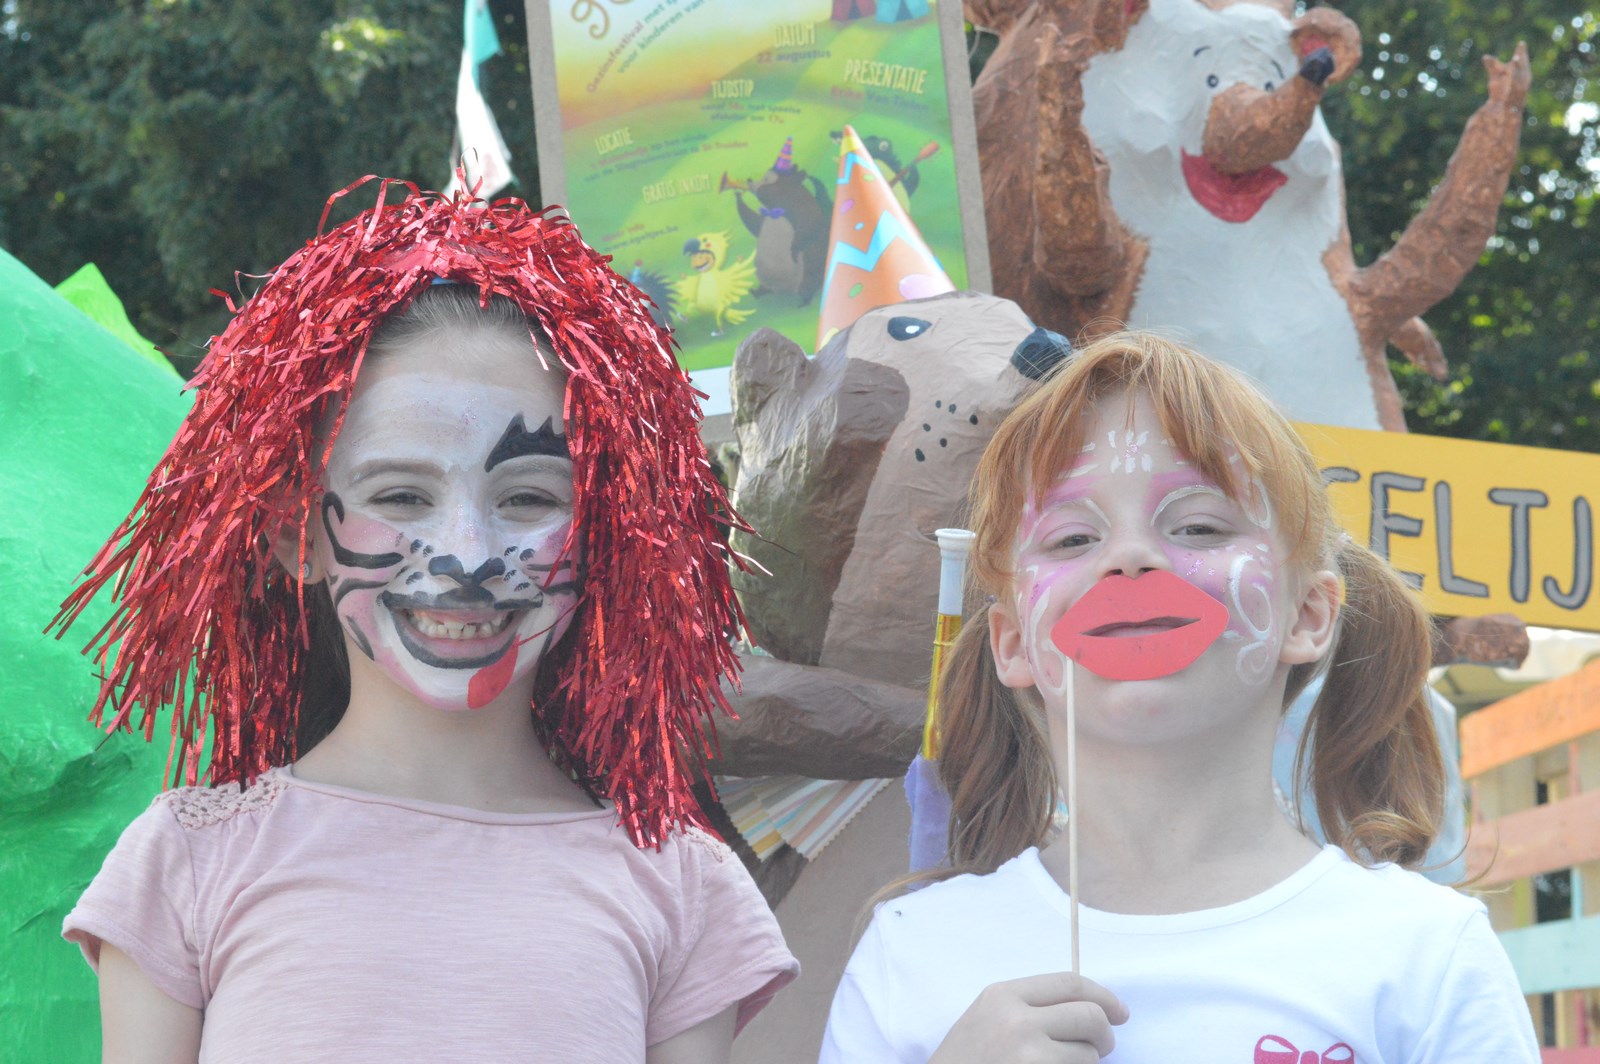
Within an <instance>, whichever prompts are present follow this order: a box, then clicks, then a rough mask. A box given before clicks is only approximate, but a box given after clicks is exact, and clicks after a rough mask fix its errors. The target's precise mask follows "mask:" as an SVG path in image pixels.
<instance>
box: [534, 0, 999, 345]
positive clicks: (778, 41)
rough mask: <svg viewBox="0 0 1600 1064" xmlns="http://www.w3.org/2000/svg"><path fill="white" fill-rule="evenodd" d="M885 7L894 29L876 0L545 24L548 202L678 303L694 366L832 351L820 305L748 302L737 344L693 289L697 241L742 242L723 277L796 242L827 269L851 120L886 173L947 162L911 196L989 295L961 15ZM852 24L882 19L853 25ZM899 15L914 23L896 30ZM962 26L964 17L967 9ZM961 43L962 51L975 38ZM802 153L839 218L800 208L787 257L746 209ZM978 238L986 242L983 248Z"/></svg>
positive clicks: (579, 14)
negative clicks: (744, 355) (952, 57)
mask: <svg viewBox="0 0 1600 1064" xmlns="http://www.w3.org/2000/svg"><path fill="white" fill-rule="evenodd" d="M882 6H883V7H884V9H885V10H884V11H883V12H882V13H881V18H882V19H883V20H880V14H879V13H877V12H876V11H875V9H874V5H873V4H871V3H865V4H863V3H862V0H838V2H834V0H805V2H803V3H786V4H773V5H766V4H760V5H758V4H753V3H750V2H749V0H632V2H626V3H624V2H621V0H592V2H583V3H578V4H570V3H566V2H564V0H556V2H552V3H551V4H549V5H548V7H547V8H544V9H543V10H542V11H540V12H539V13H540V14H542V15H543V16H544V19H543V20H541V19H539V18H535V17H533V16H534V14H535V12H534V10H533V9H531V8H530V20H529V26H530V30H529V32H530V37H531V38H532V42H531V43H532V48H533V53H534V56H535V62H534V66H535V68H536V74H535V98H536V103H537V104H538V105H539V107H540V114H539V119H540V120H539V128H540V138H541V139H540V174H541V179H542V181H543V182H544V185H545V188H546V190H547V198H550V199H552V200H557V201H558V202H561V203H563V204H564V205H565V206H566V207H567V208H568V209H569V211H570V212H571V214H572V217H573V220H574V221H575V222H576V223H577V224H578V226H579V228H581V229H582V230H583V232H584V235H585V237H586V239H588V240H589V242H590V243H592V244H593V245H594V246H595V247H597V248H599V249H600V250H601V251H605V252H608V253H610V254H611V255H613V256H614V266H615V268H616V269H617V271H618V272H619V273H621V274H623V275H624V276H630V275H631V276H633V277H634V278H635V279H636V280H637V281H639V282H641V285H642V287H644V288H645V290H646V291H647V292H650V293H651V294H652V296H653V297H655V298H657V301H658V303H663V304H666V303H669V302H670V303H672V304H673V306H672V310H673V313H671V314H670V315H669V317H670V322H671V324H672V326H673V328H674V330H675V333H676V336H677V339H678V342H679V344H680V345H681V348H682V350H681V352H680V361H681V362H682V364H683V365H684V367H685V368H686V369H690V370H700V369H705V368H707V367H716V366H726V365H728V364H729V363H730V362H731V361H732V358H733V352H734V349H735V347H736V346H737V344H738V342H739V340H741V339H742V338H743V337H744V336H747V335H748V334H749V333H751V332H752V331H754V330H755V329H756V328H758V327H761V326H767V327H770V328H774V329H777V330H779V331H780V332H783V333H784V334H786V335H788V336H789V337H791V338H792V339H794V340H795V341H797V342H798V343H800V344H801V345H802V346H803V347H804V348H806V349H807V350H810V349H812V348H813V347H814V346H815V344H816V338H817V314H818V306H819V304H820V297H821V293H820V292H810V293H806V292H804V291H774V290H762V287H757V288H756V289H754V290H752V291H751V292H750V293H749V294H746V295H744V296H742V297H741V298H739V299H737V300H736V301H734V302H733V303H731V304H730V305H729V306H730V309H731V311H732V313H731V314H730V315H729V316H728V320H726V321H724V322H722V323H720V326H721V327H720V328H719V322H718V321H717V320H716V317H715V315H714V314H713V313H711V312H709V311H708V310H706V309H705V308H704V307H703V306H696V305H693V304H690V303H689V301H687V300H685V299H683V298H682V297H681V295H680V290H679V289H678V285H679V283H680V282H681V281H682V279H684V278H687V277H690V276H691V274H692V273H693V272H694V270H693V268H692V265H691V258H692V248H693V247H694V246H695V245H696V244H698V245H699V246H701V247H706V246H711V247H717V248H719V251H720V247H719V245H720V244H721V243H722V242H725V244H726V251H725V253H722V254H719V256H718V258H717V264H716V266H715V267H714V268H716V269H723V270H729V271H730V272H733V271H737V270H738V269H739V268H740V266H741V264H742V263H745V262H746V261H747V260H750V259H751V257H752V256H757V258H758V264H759V261H760V260H761V259H762V258H765V261H768V262H772V261H778V257H781V255H782V254H783V252H784V251H785V250H786V249H792V247H794V246H802V245H808V246H811V247H816V246H818V245H819V244H820V247H821V248H822V256H823V258H824V260H825V258H826V247H827V241H826V237H827V233H826V222H827V219H828V218H829V217H830V216H831V213H832V211H831V208H832V200H833V194H834V189H835V182H836V178H837V175H838V156H839V147H838V142H837V141H836V140H835V139H834V134H836V133H837V132H838V131H840V130H842V129H843V127H844V126H845V125H846V124H849V125H851V126H853V127H854V128H855V130H856V132H857V133H859V134H860V135H861V136H862V138H863V139H864V140H865V141H866V143H867V146H868V148H869V150H871V151H873V152H874V153H875V154H879V153H882V155H884V156H888V157H889V159H890V160H893V161H889V160H886V159H885V158H884V157H880V158H879V160H878V161H879V164H880V168H881V169H883V170H884V171H885V173H886V174H889V173H892V172H893V171H894V170H895V169H896V165H895V163H898V164H899V166H901V167H904V166H905V165H906V164H909V163H911V161H912V160H913V159H914V158H915V157H916V156H917V155H918V154H919V153H920V152H923V151H924V150H925V149H927V150H931V152H932V154H931V155H930V156H929V157H927V158H925V159H924V160H922V161H921V162H920V163H918V164H917V165H916V168H915V172H914V174H908V175H907V176H906V177H905V179H904V180H902V181H901V182H900V183H899V188H900V190H901V192H902V194H903V198H902V203H903V204H905V205H906V206H907V207H908V210H909V211H910V213H911V216H912V219H913V221H914V222H915V223H916V225H917V227H918V229H919V230H920V231H921V233H922V236H923V238H924V239H925V240H926V241H927V243H928V244H929V246H930V247H931V248H932V249H933V251H934V253H935V255H937V256H938V258H939V260H940V262H941V264H942V265H943V266H944V268H945V272H946V273H948V274H949V276H950V279H951V281H952V282H954V284H955V286H956V287H957V288H965V287H971V286H976V287H985V286H986V285H987V264H986V263H979V264H977V266H978V268H977V269H976V270H973V269H971V268H969V266H970V265H971V263H970V261H969V251H970V250H971V249H972V242H973V238H974V234H973V233H972V232H970V229H972V228H973V226H972V225H971V223H970V221H969V222H968V223H967V224H965V225H964V223H963V215H962V210H961V196H960V190H961V188H963V187H964V186H965V181H964V177H963V174H962V168H961V166H960V165H958V163H959V160H961V158H962V157H963V153H964V152H967V151H968V150H969V148H970V143H971V142H970V128H968V129H962V128H960V126H961V123H960V122H959V121H957V122H955V123H953V122H952V112H953V111H954V113H955V114H957V115H960V114H961V113H962V108H966V114H967V117H968V126H969V127H970V104H969V102H968V99H967V98H966V97H965V96H964V95H963V96H962V97H961V99H959V100H956V101H955V107H954V108H953V107H952V98H951V96H952V88H951V86H950V84H949V79H947V77H946V71H945V60H944V56H945V55H946V54H947V53H946V50H945V49H946V47H947V44H948V39H947V38H948V33H949V30H950V28H949V27H945V28H944V29H945V32H946V35H947V37H946V39H941V26H940V8H941V7H943V6H944V5H943V4H940V3H911V2H907V0H892V3H891V0H883V5H882ZM890 6H894V7H895V9H896V10H895V11H894V12H892V13H891V12H889V11H888V10H887V9H888V8H889V7H890ZM852 9H853V11H854V13H856V14H859V13H860V12H862V11H865V12H866V14H865V15H864V16H861V17H848V16H849V15H851V14H852ZM896 15H898V16H903V17H899V18H898V19H896V20H893V21H889V20H888V19H891V18H892V17H894V16H896ZM945 15H946V18H947V19H948V18H950V17H954V18H956V19H959V17H960V15H959V7H958V6H957V7H952V8H951V10H950V11H948V12H946V13H945ZM955 32H956V34H957V38H958V39H959V26H957V27H956V28H955ZM544 34H548V37H547V38H546V39H544V40H543V41H542V42H541V40H540V38H541V36H542V35H544ZM541 44H542V49H543V50H544V51H545V52H546V53H547V54H546V59H547V60H548V62H549V65H548V66H547V67H544V68H541V66H540V61H539V59H540V55H539V53H540V52H541ZM956 73H957V74H958V75H959V81H958V85H957V87H956V89H955V91H956V92H957V93H963V92H964V91H965V88H966V81H965V79H966V66H965V63H964V62H963V63H961V64H960V69H959V70H958V71H956ZM541 78H542V80H541ZM552 127H553V128H554V129H555V130H557V131H558V132H552ZM786 142H787V143H789V144H791V145H792V147H791V149H790V155H789V156H788V160H787V161H788V162H789V163H791V164H792V167H793V171H799V172H801V174H802V175H805V176H808V177H810V178H815V179H816V181H815V182H812V181H809V180H805V181H802V182H801V184H802V185H803V187H804V189H805V190H806V191H805V196H807V197H810V198H813V199H815V197H817V196H818V194H819V192H820V195H821V196H822V197H825V204H824V210H825V211H826V213H824V210H819V209H817V208H813V207H811V206H810V205H808V204H807V203H806V202H805V199H804V198H802V195H801V193H799V192H794V193H792V194H791V198H790V199H789V200H788V201H780V202H787V203H788V204H789V206H788V209H787V212H786V214H787V218H788V219H790V220H793V226H792V227H791V228H792V229H794V230H803V231H797V232H796V233H795V236H794V237H793V241H792V245H791V244H789V243H787V242H782V241H784V239H785V238H786V237H787V232H781V231H779V232H769V231H768V230H769V228H772V227H769V226H768V224H767V222H766V221H765V219H764V218H761V219H758V220H757V222H756V226H755V227H754V231H752V229H753V227H752V226H751V225H749V224H747V219H745V218H742V217H741V214H740V211H739V209H738V201H739V200H740V199H741V198H743V201H744V203H745V206H746V207H747V209H749V210H750V211H752V212H759V211H760V210H761V209H762V207H763V206H764V204H763V203H761V202H759V201H758V197H757V195H755V194H754V193H752V192H749V191H745V192H741V191H740V190H739V189H738V187H737V186H739V185H746V186H754V185H756V184H758V183H760V182H762V181H763V180H764V179H769V178H770V177H771V176H772V175H773V174H774V173H775V171H776V170H777V169H778V167H777V166H775V164H776V162H777V160H778V158H779V155H780V153H781V152H783V150H784V147H785V144H786ZM971 157H974V158H975V153H974V154H973V155H972V156H971ZM793 171H791V176H792V175H793ZM973 180H974V181H975V171H974V172H973ZM550 193H554V194H553V195H552V194H550ZM797 208H798V209H797ZM773 209H774V206H771V205H768V206H767V210H768V212H769V213H770V212H771V211H772V210H773ZM776 209H778V210H784V208H783V207H776ZM969 213H970V212H969ZM979 217H980V219H981V209H980V214H979ZM819 219H820V221H819ZM818 225H821V226H822V227H823V231H822V232H821V233H820V234H818V233H817V232H816V228H817V226H818ZM779 228H780V229H781V227H779ZM978 228H979V229H980V230H981V221H980V223H979V225H978ZM719 235H720V237H721V238H722V241H718V240H716V239H715V238H716V237H717V236H719ZM975 235H976V240H977V243H978V244H979V245H981V242H982V238H983V234H982V233H981V231H980V232H978V233H976V234H975ZM707 238H711V239H707ZM775 239H776V240H778V241H780V243H778V244H774V243H773V241H774V240H775ZM975 257H978V258H981V254H980V255H978V256H975ZM821 265H822V264H821V263H820V262H819V263H818V264H817V276H820V273H821ZM800 287H801V288H804V287H806V286H805V285H804V284H802V285H801V286H800ZM663 296H664V297H665V298H662V297H663Z"/></svg>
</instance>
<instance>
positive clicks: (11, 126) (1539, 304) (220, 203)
mask: <svg viewBox="0 0 1600 1064" xmlns="http://www.w3.org/2000/svg"><path fill="white" fill-rule="evenodd" d="M1339 6H1340V7H1341V9H1342V10H1343V11H1345V13H1346V14H1348V15H1350V16H1351V17H1352V18H1353V19H1355V20H1356V22H1357V23H1358V24H1359V25H1360V26H1361V28H1362V31H1363V34H1364V39H1365V47H1366V53H1365V58H1364V60H1363V63H1362V67H1361V70H1360V71H1359V72H1358V73H1357V74H1356V75H1355V76H1354V77H1353V78H1352V79H1351V80H1350V81H1349V82H1347V83H1345V84H1344V85H1342V86H1339V87H1337V88H1335V89H1334V90H1332V91H1330V93H1329V94H1328V97H1327V99H1326V101H1325V103H1324V105H1323V107H1324V112H1325V113H1326V115H1327V119H1328V122H1329V125H1330V126H1331V127H1332V129H1333V131H1334V133H1335V135H1336V136H1337V137H1338V138H1339V139H1340V141H1341V143H1342V145H1343V147H1344V161H1345V169H1346V174H1347V181H1348V186H1349V193H1350V199H1349V213H1350V225H1351V232H1352V237H1353V239H1354V242H1355V250H1356V257H1357V261H1358V262H1368V261H1371V260H1372V259H1374V258H1376V257H1377V256H1378V255H1380V254H1382V253H1383V252H1384V251H1385V250H1387V249H1388V248H1389V247H1390V245H1391V244H1392V243H1393V241H1394V239H1395V237H1396V236H1397V235H1398V234H1399V233H1400V232H1401V231H1402V230H1403V229H1404V228H1405V226H1406V224H1407V223H1408V222H1409V221H1410V220H1411V219H1412V218H1413V217H1415V216H1416V214H1417V212H1418V211H1419V210H1420V209H1421V207H1422V205H1423V204H1424V203H1425V202H1426V201H1427V197H1428V194H1429V193H1430V191H1431V190H1432V188H1433V186H1434V184H1435V183H1436V182H1437V181H1438V180H1439V178H1440V177H1441V176H1442V175H1443V174H1444V171H1445V166H1446V164H1447V163H1448V161H1449V158H1450V154H1451V152H1452V151H1453V150H1454V148H1455V145H1456V141H1457V138H1458V137H1459V135H1460V132H1461V129H1462V127H1463V126H1464V125H1465V124H1466V121H1467V119H1468V118H1469V117H1470V116H1471V114H1472V112H1473V111H1474V110H1475V109H1476V108H1477V107H1478V105H1479V104H1480V103H1481V102H1482V100H1483V97H1484V93H1485V87H1486V78H1485V75H1484V72H1483V68H1482V65H1481V62H1480V57H1481V56H1482V55H1483V54H1484V53H1485V52H1491V53H1493V54H1496V55H1499V56H1501V57H1506V56H1509V54H1510V52H1511V50H1512V48H1513V47H1514V45H1515V43H1516V42H1517V41H1518V40H1519V39H1522V40H1526V41H1527V43H1528V46H1529V49H1530V53H1531V58H1532V63H1533V71H1534V83H1533V89H1532V93H1531V95H1530V97H1529V101H1528V122H1527V126H1526V128H1525V129H1524V131H1523V140H1522V145H1523V151H1522V156H1521V159H1520V161H1519V167H1518V171H1517V172H1516V173H1515V174H1514V175H1513V178H1512V182H1511V188H1510V191H1509V192H1508V194H1507V197H1506V204H1505V207H1504V209H1503V211H1502V213H1501V217H1500V224H1499V230H1498V233H1497V235H1496V237H1495V239H1494V241H1493V242H1492V243H1491V245H1490V247H1489V248H1488V249H1486V251H1485V253H1484V256H1483V259H1482V261H1481V263H1480V265H1479V267H1478V268H1477V269H1476V270H1474V271H1473V272H1472V273H1471V274H1470V275H1469V276H1468V278H1467V280H1466V282H1465V283H1464V284H1463V285H1462V286H1461V288H1460V289H1459V290H1458V291H1457V292H1456V293H1455V295H1453V296H1452V297H1451V298H1450V299H1448V300H1446V301H1445V302H1444V303H1441V304H1440V305H1439V306H1438V307H1435V308H1434V309H1433V310H1432V311H1431V312H1430V313H1429V314H1428V315H1427V316H1426V318H1427V321H1428V323H1429V324H1430V325H1431V326H1432V327H1433V329H1434V331H1435V333H1437V335H1438V337H1439V340H1440V342H1441V343H1442V344H1443V346H1444V349H1445V354H1446V356H1447V357H1448V358H1449V360H1450V363H1451V373H1450V378H1449V380H1447V381H1446V382H1444V383H1442V384H1441V383H1437V382H1434V381H1432V380H1431V379H1429V378H1427V377H1425V376H1422V375H1421V374H1419V373H1417V372H1416V371H1414V370H1412V369H1411V368H1410V367H1409V366H1407V365H1405V364H1403V363H1396V373H1397V375H1398V376H1399V377H1400V380H1401V388H1402V392H1403V394H1404V396H1405V399H1406V403H1407V410H1408V417H1409V419H1410V422H1411V426H1412V428H1413V429H1415V430H1417V431H1421V432H1432V433H1440V434H1445V435H1454V436H1465V437H1471V438H1479V439H1489V440H1498V441H1506V442H1516V443H1526V444H1532V445H1535V446H1544V447H1566V448H1578V449H1584V450H1595V451H1600V280H1597V278H1596V274H1595V271H1594V270H1592V269H1591V268H1590V255H1591V250H1590V245H1591V244H1592V243H1593V239H1592V236H1591V233H1592V227H1591V216H1592V213H1593V211H1594V206H1595V201H1596V196H1597V181H1600V145H1597V130H1600V106H1597V94H1596V89H1595V84H1594V83H1595V78H1596V75H1597V73H1600V70H1597V56H1596V50H1597V49H1600V39H1597V37H1600V20H1597V16H1596V14H1595V13H1594V11H1593V10H1592V9H1591V8H1589V7H1587V6H1586V5H1585V4H1584V3H1582V2H1580V0H1529V2H1528V3H1525V4H1520V5H1494V4H1481V3H1472V2H1469V0H1434V2H1432V3H1429V4H1423V5H1418V4H1415V3H1412V2H1410V0H1342V2H1341V3H1340V4H1339ZM491 7H492V9H493V11H494V14H495V17H496V23H497V25H498V26H499V28H500V36H501V41H502V43H503V45H504V46H505V48H506V52H507V54H506V55H504V56H502V57H499V58H497V59H495V60H492V61H491V62H490V63H489V64H488V66H487V68H486V70H485V72H484V79H485V94H486V95H487V96H488V97H489V99H490V101H491V105H492V106H493V108H494V111H495V114H496V117H497V118H498V119H499V121H500V124H501V127H502V129H503V131H504V132H505V136H506V139H507V141H508V143H509V144H510V146H511V149H512V153H513V156H514V160H513V167H514V169H515V170H516V172H517V174H518V175H519V177H520V178H521V180H522V184H521V187H520V188H519V189H513V190H511V191H513V192H516V193H518V194H521V195H524V196H525V197H527V198H529V199H531V200H534V201H537V200H538V182H537V174H536V163H535V151H534V139H533V122H532V107H531V100H530V90H529V79H528V68H527V62H528V60H527V48H526V30H525V23H524V15H523V6H522V3H520V2H518V0H493V2H492V3H491ZM0 23H3V25H0V146H3V149H0V245H3V246H5V247H6V248H8V249H9V250H11V251H12V252H13V253H14V254H16V255H17V256H18V257H20V258H22V259H23V260H24V261H25V262H27V263H28V264H29V265H30V266H32V267H33V268H34V270H36V271H37V272H39V273H40V274H42V275H43V276H44V277H45V278H46V279H47V280H51V281H56V280H59V279H61V278H62V277H65V276H66V275H67V274H69V273H70V272H72V271H73V270H74V269H76V268H77V267H78V266H80V265H82V264H83V263H84V262H86V261H94V262H96V263H98V264H99V265H100V267H101V269H102V270H103V271H104V272H105V274H106V276H107V277H108V278H109V279H110V281H111V283H112V285H113V287H115V288H116V289H117V291H118V292H119V293H121V294H122V295H123V297H124V298H125V299H126V300H127V301H128V303H129V306H130V310H131V311H132V313H133V315H134V319H135V321H136V322H137V324H138V325H139V326H140V327H141V329H142V330H143V331H144V332H145V334H146V335H148V336H150V337H152V338H153V339H155V340H156V341H157V342H158V343H161V344H163V346H166V347H168V348H169V350H172V351H173V352H174V353H175V354H176V355H177V356H178V358H177V360H178V361H179V363H180V367H181V368H183V369H185V370H187V369H190V368H192V364H193V359H194V358H195V357H196V356H197V355H198V352H199V345H200V344H201V343H203V341H204V338H205V337H206V336H208V335H210V333H211V332H213V331H215V329H216V328H218V327H219V326H220V324H221V322H222V320H223V317H224V313H225V312H224V311H222V310H221V308H220V307H219V302H218V301H217V300H216V299H215V297H212V296H210V295H209V294H208V292H207V290H208V289H209V288H212V287H216V288H229V287H231V286H232V277H233V272H234V271H235V270H241V271H244V272H245V273H261V272H264V271H265V270H267V269H269V268H270V267H271V266H272V265H273V264H275V263H277V262H279V261H281V260H282V259H283V258H284V257H285V256H286V255H287V254H288V253H289V252H290V251H292V250H293V249H294V247H295V246H296V245H298V244H299V243H300V242H301V241H302V240H304V239H305V238H306V237H307V236H308V235H309V234H310V232H311V230H312V228H313V227H314V225H315V223H316V219H317V217H318V215H319V214H320V213H321V210H322V204H323V201H324V200H325V198H326V197H327V195H328V193H330V192H331V191H333V190H335V189H339V188H342V187H344V186H345V185H347V184H349V183H350V182H352V181H354V180H356V179H358V178H360V177H362V176H363V175H366V174H369V173H379V174H385V175H391V176H397V177H404V178H408V179H410V180H413V181H416V182H417V183H419V184H422V185H424V186H429V187H438V186H439V185H441V184H443V182H444V180H445V178H446V176H447V174H448V168H449V164H450V159H449V153H450V146H451V134H452V129H453V126H454V118H453V105H454V98H455V73H456V67H457V64H458V62H459V57H460V48H461V28H460V27H461V6H460V4H459V3H458V2H454V0H452V2H443V0H364V2H363V0H256V2H254V3H250V4H216V3H202V2H200V0H75V2H74V3H72V4H53V3H47V2H45V0H0ZM369 200H370V194H369V193H368V192H366V191H363V192H361V193H359V194H358V195H356V196H353V197H349V198H347V199H346V200H345V201H342V203H341V205H340V207H339V208H337V209H336V211H335V215H334V217H333V220H335V221H337V220H339V219H341V218H343V217H347V216H348V215H349V214H350V213H351V212H353V211H354V210H355V209H357V208H358V207H360V206H364V205H365V204H366V203H367V202H368V201H369Z"/></svg>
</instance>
